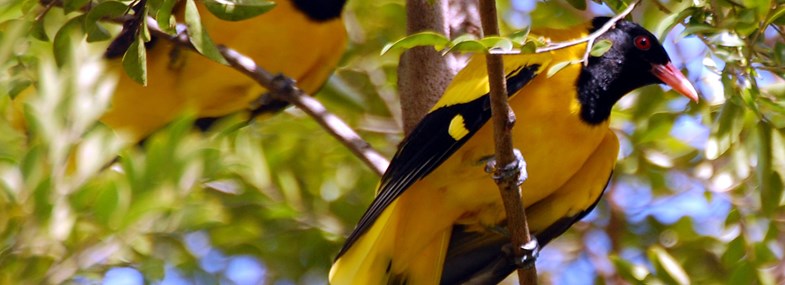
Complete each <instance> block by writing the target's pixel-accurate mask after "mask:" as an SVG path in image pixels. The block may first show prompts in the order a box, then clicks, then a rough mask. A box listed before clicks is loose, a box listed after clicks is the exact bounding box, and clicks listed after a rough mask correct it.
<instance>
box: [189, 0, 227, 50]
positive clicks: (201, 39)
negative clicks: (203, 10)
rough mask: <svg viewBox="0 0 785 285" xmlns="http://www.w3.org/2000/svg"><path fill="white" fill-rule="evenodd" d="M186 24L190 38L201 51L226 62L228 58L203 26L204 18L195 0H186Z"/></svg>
mask: <svg viewBox="0 0 785 285" xmlns="http://www.w3.org/2000/svg"><path fill="white" fill-rule="evenodd" d="M185 24H186V26H188V38H189V39H190V40H191V43H192V44H193V45H194V48H196V50H197V51H198V52H199V53H201V54H203V55H204V56H206V57H207V58H209V59H212V60H214V61H217V62H220V63H222V64H226V59H224V58H223V56H222V55H221V53H220V52H219V51H218V48H217V47H216V46H215V44H214V43H213V40H212V39H211V38H210V36H209V35H208V34H207V30H205V29H204V28H202V20H201V18H200V17H199V11H198V10H197V9H196V3H194V0H186V1H185Z"/></svg>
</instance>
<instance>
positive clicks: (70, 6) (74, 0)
mask: <svg viewBox="0 0 785 285" xmlns="http://www.w3.org/2000/svg"><path fill="white" fill-rule="evenodd" d="M89 2H90V0H63V12H64V13H65V14H68V13H71V12H74V11H78V10H79V9H82V7H84V6H85V5H87V3H89Z"/></svg>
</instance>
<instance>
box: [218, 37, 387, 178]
mask: <svg viewBox="0 0 785 285" xmlns="http://www.w3.org/2000/svg"><path fill="white" fill-rule="evenodd" d="M218 49H219V50H220V51H221V55H223V57H224V58H225V59H226V61H228V62H229V65H231V66H232V67H233V68H234V69H236V70H237V71H240V72H242V73H243V74H245V75H247V76H248V77H250V78H252V79H253V80H255V81H256V82H258V83H259V84H261V85H262V86H264V87H266V88H268V90H270V92H271V93H272V94H273V95H274V96H275V97H278V98H281V99H283V100H286V101H287V102H289V103H292V105H295V106H297V107H298V108H300V109H302V110H303V111H305V112H306V113H308V115H310V116H311V117H312V118H313V119H314V120H316V122H318V123H319V125H321V126H322V127H324V128H325V130H327V131H328V132H329V133H330V134H332V135H333V136H334V137H336V138H337V139H338V140H339V141H340V142H341V143H343V144H344V146H346V147H348V148H349V149H350V150H351V151H352V152H353V153H354V154H355V155H357V157H359V158H360V159H361V160H362V161H363V162H365V164H367V165H368V166H369V167H371V169H372V170H373V171H374V172H376V174H378V175H382V174H384V171H385V170H386V169H387V166H388V165H389V162H388V161H387V159H385V158H384V157H383V156H381V155H380V154H379V153H378V152H376V151H375V150H374V149H373V148H371V146H370V145H369V144H368V143H367V142H365V141H364V140H363V139H362V138H360V136H359V135H357V133H355V132H354V130H352V128H351V127H349V125H347V124H346V123H344V122H343V121H342V120H341V119H340V118H338V117H337V116H335V115H334V114H332V113H330V112H329V111H327V109H325V108H324V106H323V105H322V104H321V103H319V101H317V100H316V99H313V98H312V97H311V96H308V95H307V94H305V92H303V91H302V90H300V89H299V88H297V86H296V85H295V84H294V80H292V79H291V78H288V77H286V76H284V75H273V74H271V73H270V72H268V71H266V70H264V69H263V68H261V67H259V66H257V65H256V63H254V62H253V60H252V59H250V58H248V57H246V56H244V55H242V54H240V53H238V52H236V51H234V50H232V49H230V48H227V47H224V46H219V47H218Z"/></svg>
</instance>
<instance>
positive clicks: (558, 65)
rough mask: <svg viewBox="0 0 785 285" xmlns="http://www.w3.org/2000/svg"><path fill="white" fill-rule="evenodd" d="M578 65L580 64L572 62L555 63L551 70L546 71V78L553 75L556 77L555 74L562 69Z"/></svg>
mask: <svg viewBox="0 0 785 285" xmlns="http://www.w3.org/2000/svg"><path fill="white" fill-rule="evenodd" d="M579 63H580V62H579V61H572V60H570V61H562V62H557V63H555V64H553V66H551V68H549V69H548V72H547V73H546V76H547V77H548V78H551V77H553V76H554V75H556V73H557V72H559V71H561V70H562V69H564V68H565V67H567V66H568V65H570V64H579Z"/></svg>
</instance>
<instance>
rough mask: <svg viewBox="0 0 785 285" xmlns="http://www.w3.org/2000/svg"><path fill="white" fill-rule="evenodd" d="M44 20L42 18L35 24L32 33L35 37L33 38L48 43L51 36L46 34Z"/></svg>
mask: <svg viewBox="0 0 785 285" xmlns="http://www.w3.org/2000/svg"><path fill="white" fill-rule="evenodd" d="M44 19H45V18H41V19H40V20H38V21H35V22H33V24H32V30H31V31H30V33H31V35H32V36H33V38H35V39H37V40H39V41H44V42H48V41H49V35H47V34H46V27H45V26H44Z"/></svg>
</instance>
